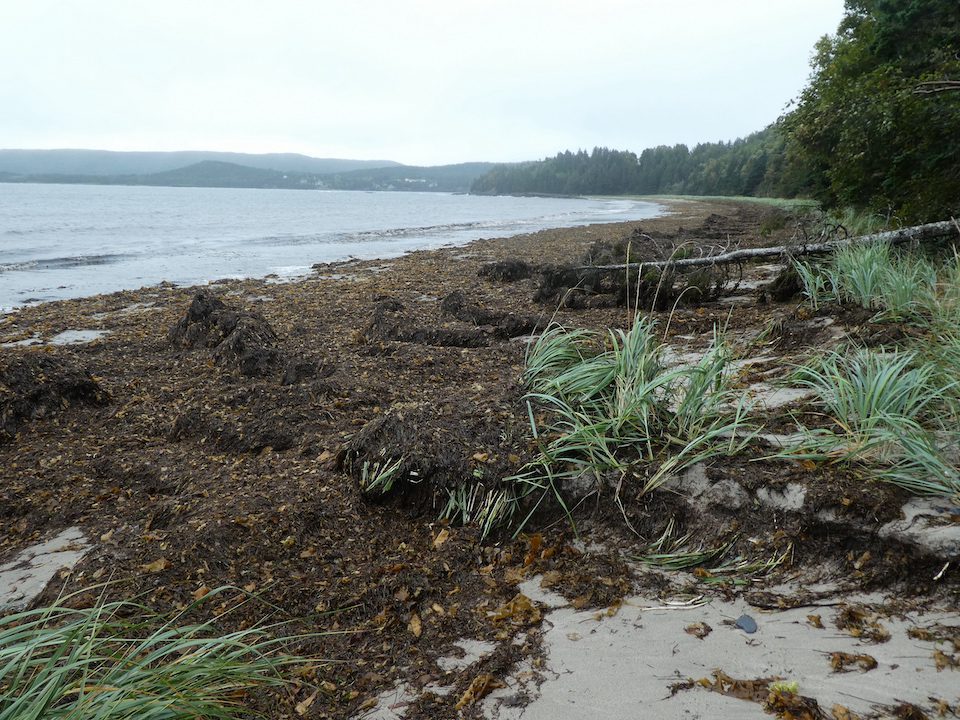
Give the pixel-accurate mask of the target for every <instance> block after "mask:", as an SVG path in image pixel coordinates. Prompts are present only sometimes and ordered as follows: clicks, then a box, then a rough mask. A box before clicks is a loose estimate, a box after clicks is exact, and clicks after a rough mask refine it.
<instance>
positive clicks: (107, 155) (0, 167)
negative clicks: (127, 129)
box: [0, 150, 399, 176]
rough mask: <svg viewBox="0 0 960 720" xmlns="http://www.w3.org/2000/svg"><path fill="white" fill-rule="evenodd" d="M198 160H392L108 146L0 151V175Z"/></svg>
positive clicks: (312, 164)
mask: <svg viewBox="0 0 960 720" xmlns="http://www.w3.org/2000/svg"><path fill="white" fill-rule="evenodd" d="M202 162H221V163H232V164H234V165H243V166H245V167H250V168H259V169H262V170H275V171H278V172H297V173H313V174H317V175H322V174H329V173H341V172H349V171H351V170H361V169H369V168H383V167H394V166H397V165H399V163H396V162H393V161H391V160H341V159H333V158H314V157H309V156H307V155H297V154H295V153H270V154H265V155H252V154H247V153H228V152H206V151H193V150H185V151H180V152H113V151H110V150H0V176H2V175H3V174H5V173H9V174H11V175H17V176H22V175H101V176H105V175H152V174H154V173H162V172H167V171H169V170H176V169H179V168H185V167H187V166H190V165H195V164H197V163H202Z"/></svg>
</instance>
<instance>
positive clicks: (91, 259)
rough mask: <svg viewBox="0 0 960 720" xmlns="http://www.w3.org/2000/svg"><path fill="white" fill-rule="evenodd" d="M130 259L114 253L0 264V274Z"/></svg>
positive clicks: (58, 268) (108, 263)
mask: <svg viewBox="0 0 960 720" xmlns="http://www.w3.org/2000/svg"><path fill="white" fill-rule="evenodd" d="M128 257H132V256H131V255H129V254H122V253H112V254H104V255H71V256H67V257H56V258H35V259H32V260H23V261H21V262H12V263H0V273H5V272H16V271H22V270H63V269H67V268H75V267H85V266H88V265H110V264H111V263H115V262H117V261H119V260H123V259H124V258H128Z"/></svg>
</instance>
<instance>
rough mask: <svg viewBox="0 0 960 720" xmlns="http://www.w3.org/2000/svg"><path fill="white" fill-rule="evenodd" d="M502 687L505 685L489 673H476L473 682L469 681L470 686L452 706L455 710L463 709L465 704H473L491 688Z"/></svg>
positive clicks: (488, 692) (487, 693) (489, 691)
mask: <svg viewBox="0 0 960 720" xmlns="http://www.w3.org/2000/svg"><path fill="white" fill-rule="evenodd" d="M502 687H506V686H505V685H504V684H503V683H502V682H500V681H499V680H497V679H496V678H495V677H494V676H493V675H491V674H490V673H483V674H481V675H477V677H475V678H474V679H473V682H471V683H470V687H468V688H467V690H466V692H464V693H463V695H461V696H460V699H459V700H458V701H457V704H456V705H455V706H454V708H455V709H456V710H463V709H464V708H465V707H466V706H467V705H473V704H474V703H475V702H477V701H478V700H482V699H483V698H484V697H486V696H487V695H489V694H490V693H491V692H492V691H493V690H496V689H497V688H502Z"/></svg>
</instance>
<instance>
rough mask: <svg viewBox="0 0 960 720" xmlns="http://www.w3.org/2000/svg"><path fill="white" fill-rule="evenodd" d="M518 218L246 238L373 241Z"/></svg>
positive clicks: (261, 240)
mask: <svg viewBox="0 0 960 720" xmlns="http://www.w3.org/2000/svg"><path fill="white" fill-rule="evenodd" d="M520 222H521V221H517V220H499V221H494V220H476V221H471V222H462V223H444V224H441V225H418V226H414V227H396V228H385V229H382V230H358V231H356V232H348V233H323V234H310V235H268V236H266V237H261V238H254V239H251V240H247V241H246V242H247V243H248V244H250V245H313V244H320V243H331V242H336V243H343V242H356V243H363V242H376V241H378V240H391V239H396V238H406V237H423V236H425V235H426V236H429V235H444V234H447V233H458V232H465V231H470V230H482V229H491V228H501V227H510V226H513V225H518V224H520Z"/></svg>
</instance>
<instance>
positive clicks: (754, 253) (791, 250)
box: [572, 220, 958, 271]
mask: <svg viewBox="0 0 960 720" xmlns="http://www.w3.org/2000/svg"><path fill="white" fill-rule="evenodd" d="M957 232H958V229H957V228H956V226H955V224H954V222H953V221H951V220H944V221H943V222H936V223H929V224H927V225H916V226H914V227H908V228H901V229H900V230H889V231H887V232H881V233H874V234H873V235H861V236H859V237H854V238H849V239H846V240H833V241H831V242H822V243H812V244H805V245H778V246H776V247H767V248H747V249H744V250H734V251H733V252H728V253H723V254H721V255H714V256H712V257H698V258H681V259H680V260H651V261H650V262H637V263H630V264H626V263H624V264H622V265H584V266H581V267H577V268H572V269H573V270H611V271H612V270H626V269H628V268H629V269H631V270H632V269H634V268H637V269H641V268H655V269H665V268H684V267H710V266H713V265H727V264H730V263H736V262H742V261H744V260H757V259H760V258H773V257H795V256H798V255H819V254H823V253H830V252H833V251H834V250H837V249H838V248H842V247H846V246H847V245H855V244H859V243H870V242H881V243H884V242H885V243H889V244H891V245H897V244H900V243H904V242H910V241H911V240H930V239H933V238H939V237H947V236H949V235H953V234H955V233H957Z"/></svg>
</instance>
